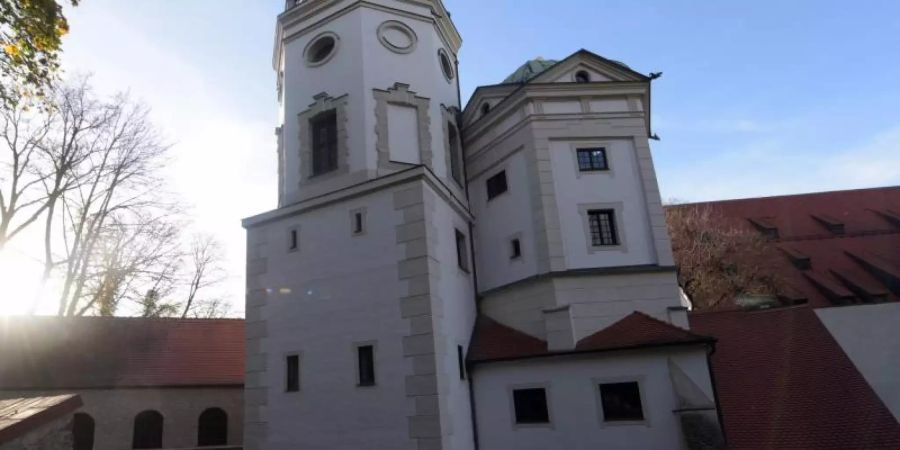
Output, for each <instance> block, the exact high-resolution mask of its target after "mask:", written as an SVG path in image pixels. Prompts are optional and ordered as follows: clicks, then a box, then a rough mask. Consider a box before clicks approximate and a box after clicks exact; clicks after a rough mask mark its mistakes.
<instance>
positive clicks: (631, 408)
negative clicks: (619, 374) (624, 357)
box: [600, 381, 644, 422]
mask: <svg viewBox="0 0 900 450" xmlns="http://www.w3.org/2000/svg"><path fill="white" fill-rule="evenodd" d="M600 399H601V401H602V403H603V420H604V421H606V422H622V421H626V422H634V421H641V420H644V408H643V406H642V404H641V390H640V387H639V386H638V383H637V381H631V382H627V383H608V384H601V385H600Z"/></svg>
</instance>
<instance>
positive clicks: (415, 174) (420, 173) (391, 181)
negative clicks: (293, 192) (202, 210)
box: [241, 165, 475, 229]
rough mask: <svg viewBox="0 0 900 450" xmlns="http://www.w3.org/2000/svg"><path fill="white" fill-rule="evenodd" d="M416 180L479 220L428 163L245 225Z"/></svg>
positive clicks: (345, 189) (283, 216) (251, 226)
mask: <svg viewBox="0 0 900 450" xmlns="http://www.w3.org/2000/svg"><path fill="white" fill-rule="evenodd" d="M415 180H423V181H425V182H426V183H427V184H428V185H429V186H431V188H432V189H433V190H434V191H435V192H436V193H437V194H438V195H440V196H441V198H443V199H444V201H446V202H447V203H448V204H449V205H450V206H451V207H452V208H453V209H454V210H456V211H457V212H458V213H460V214H461V215H462V216H463V217H465V218H466V219H467V220H469V221H470V222H471V221H474V220H475V219H474V217H473V216H472V213H471V212H470V211H469V208H468V207H467V206H466V205H465V204H464V203H463V202H462V201H461V200H460V199H459V198H457V197H456V196H455V195H453V193H452V191H451V190H450V189H449V187H448V186H447V185H446V184H444V182H442V181H441V180H440V179H438V177H437V176H436V175H435V174H434V172H432V171H431V170H430V169H429V168H428V167H426V166H422V165H419V166H414V167H412V168H410V169H407V170H404V171H402V172H397V173H394V174H391V175H386V176H383V177H380V178H376V179H374V180H369V181H365V182H363V183H359V184H355V185H353V186H349V187H346V188H344V189H339V190H337V191H334V192H329V193H327V194H324V195H320V196H318V197H313V198H310V199H307V200H303V201H301V202H298V203H294V204H291V205H286V206H284V207H281V208H278V209H274V210H272V211H269V212H265V213H262V214H259V215H256V216H252V217H248V218H246V219H244V220H242V221H241V225H242V226H243V227H244V228H247V229H249V228H253V227H256V226H259V225H263V224H266V223H269V222H273V221H276V220H280V219H283V218H285V217H290V216H295V215H298V214H303V213H305V212H308V211H312V210H315V209H319V208H324V207H326V206H329V205H332V204H334V203H338V202H342V201H346V200H349V199H352V198H357V197H361V196H364V195H368V194H371V193H373V192H376V191H379V190H383V189H386V188H389V187H393V186H397V185H401V184H404V183H409V182H411V181H415Z"/></svg>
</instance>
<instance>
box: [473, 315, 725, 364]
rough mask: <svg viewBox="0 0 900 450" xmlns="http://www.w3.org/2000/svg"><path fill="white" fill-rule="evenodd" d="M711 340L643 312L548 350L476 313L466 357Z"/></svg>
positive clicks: (541, 343) (501, 357) (483, 358)
mask: <svg viewBox="0 0 900 450" xmlns="http://www.w3.org/2000/svg"><path fill="white" fill-rule="evenodd" d="M713 341H714V339H712V338H709V337H706V336H700V335H697V334H694V333H691V332H689V331H686V330H684V329H681V328H678V327H676V326H674V325H671V324H669V323H666V322H663V321H661V320H657V319H654V318H652V317H650V316H648V315H646V314H643V313H640V312H633V313H631V314H630V315H628V316H626V317H625V318H623V319H622V320H620V321H618V322H616V323H614V324H612V325H610V326H608V327H606V328H604V329H602V330H600V331H598V332H596V333H594V334H592V335H590V336H587V337H585V338H583V339H581V340H580V341H578V343H577V344H576V345H575V348H574V349H572V350H566V351H550V350H548V349H547V343H546V342H545V341H543V340H541V339H538V338H535V337H532V336H530V335H527V334H525V333H522V332H521V331H518V330H515V329H513V328H510V327H507V326H505V325H503V324H501V323H499V322H497V321H495V320H493V319H491V318H489V317H487V316H480V317H479V318H478V321H477V322H476V324H475V332H474V334H473V336H472V343H471V345H470V346H469V356H468V360H469V361H470V362H473V363H480V362H489V361H505V360H512V359H524V358H533V357H540V356H553V355H561V354H570V353H589V352H601V351H611V350H625V349H633V348H641V347H654V346H665V345H680V344H696V343H711V342H713Z"/></svg>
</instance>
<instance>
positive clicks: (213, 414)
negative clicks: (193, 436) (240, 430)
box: [197, 408, 228, 447]
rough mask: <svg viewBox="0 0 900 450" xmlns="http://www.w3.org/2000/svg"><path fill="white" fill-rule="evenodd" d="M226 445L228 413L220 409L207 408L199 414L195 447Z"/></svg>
mask: <svg viewBox="0 0 900 450" xmlns="http://www.w3.org/2000/svg"><path fill="white" fill-rule="evenodd" d="M227 444H228V413H226V412H225V411H223V410H222V409H221V408H209V409H207V410H206V411H203V413H202V414H200V420H199V421H198V423H197V445H198V446H200V447H204V446H208V445H227Z"/></svg>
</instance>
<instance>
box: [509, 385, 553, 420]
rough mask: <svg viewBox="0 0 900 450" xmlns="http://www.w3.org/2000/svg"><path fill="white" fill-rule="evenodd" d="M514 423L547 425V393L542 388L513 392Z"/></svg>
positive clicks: (548, 418)
mask: <svg viewBox="0 0 900 450" xmlns="http://www.w3.org/2000/svg"><path fill="white" fill-rule="evenodd" d="M513 403H514V405H515V409H516V423H524V424H527V423H548V422H550V412H549V411H548V410H547V393H546V392H545V391H544V389H543V388H534V389H516V390H514V391H513Z"/></svg>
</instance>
